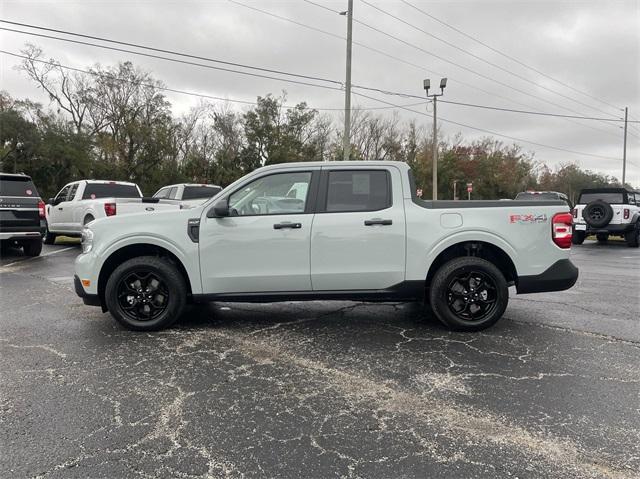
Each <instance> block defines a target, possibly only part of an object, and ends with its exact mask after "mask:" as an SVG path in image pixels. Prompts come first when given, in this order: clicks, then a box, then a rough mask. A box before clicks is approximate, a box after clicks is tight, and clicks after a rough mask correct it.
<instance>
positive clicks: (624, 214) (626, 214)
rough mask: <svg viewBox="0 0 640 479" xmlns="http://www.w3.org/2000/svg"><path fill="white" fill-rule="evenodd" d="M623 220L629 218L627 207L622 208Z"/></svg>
mask: <svg viewBox="0 0 640 479" xmlns="http://www.w3.org/2000/svg"><path fill="white" fill-rule="evenodd" d="M622 214H623V216H624V219H625V220H628V219H629V208H625V209H624V213H622Z"/></svg>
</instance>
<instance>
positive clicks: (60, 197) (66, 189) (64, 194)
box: [55, 185, 71, 202]
mask: <svg viewBox="0 0 640 479" xmlns="http://www.w3.org/2000/svg"><path fill="white" fill-rule="evenodd" d="M70 189H71V185H67V186H65V187H64V188H62V189H61V190H60V193H58V194H57V195H56V198H55V200H56V201H57V202H61V201H67V195H68V194H69V190H70Z"/></svg>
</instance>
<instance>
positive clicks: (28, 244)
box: [22, 237, 42, 256]
mask: <svg viewBox="0 0 640 479" xmlns="http://www.w3.org/2000/svg"><path fill="white" fill-rule="evenodd" d="M22 249H23V250H24V254H25V255H26V256H40V252H41V251H42V240H41V239H40V237H38V239H34V240H27V241H25V242H24V243H22Z"/></svg>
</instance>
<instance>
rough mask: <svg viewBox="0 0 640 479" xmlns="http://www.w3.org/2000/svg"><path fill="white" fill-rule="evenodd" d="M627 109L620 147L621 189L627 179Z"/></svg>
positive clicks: (626, 110)
mask: <svg viewBox="0 0 640 479" xmlns="http://www.w3.org/2000/svg"><path fill="white" fill-rule="evenodd" d="M628 113H629V108H628V107H626V106H625V107H624V146H623V147H622V187H623V188H624V183H625V180H626V179H627V115H628Z"/></svg>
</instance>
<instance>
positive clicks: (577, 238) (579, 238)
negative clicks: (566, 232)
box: [571, 230, 587, 244]
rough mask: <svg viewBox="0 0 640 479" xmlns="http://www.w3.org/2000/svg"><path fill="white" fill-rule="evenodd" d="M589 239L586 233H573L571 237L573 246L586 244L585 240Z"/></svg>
mask: <svg viewBox="0 0 640 479" xmlns="http://www.w3.org/2000/svg"><path fill="white" fill-rule="evenodd" d="M586 237H587V234H586V233H585V232H584V231H575V230H574V231H573V234H572V235H571V242H572V243H573V244H582V243H584V239H585V238H586Z"/></svg>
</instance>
